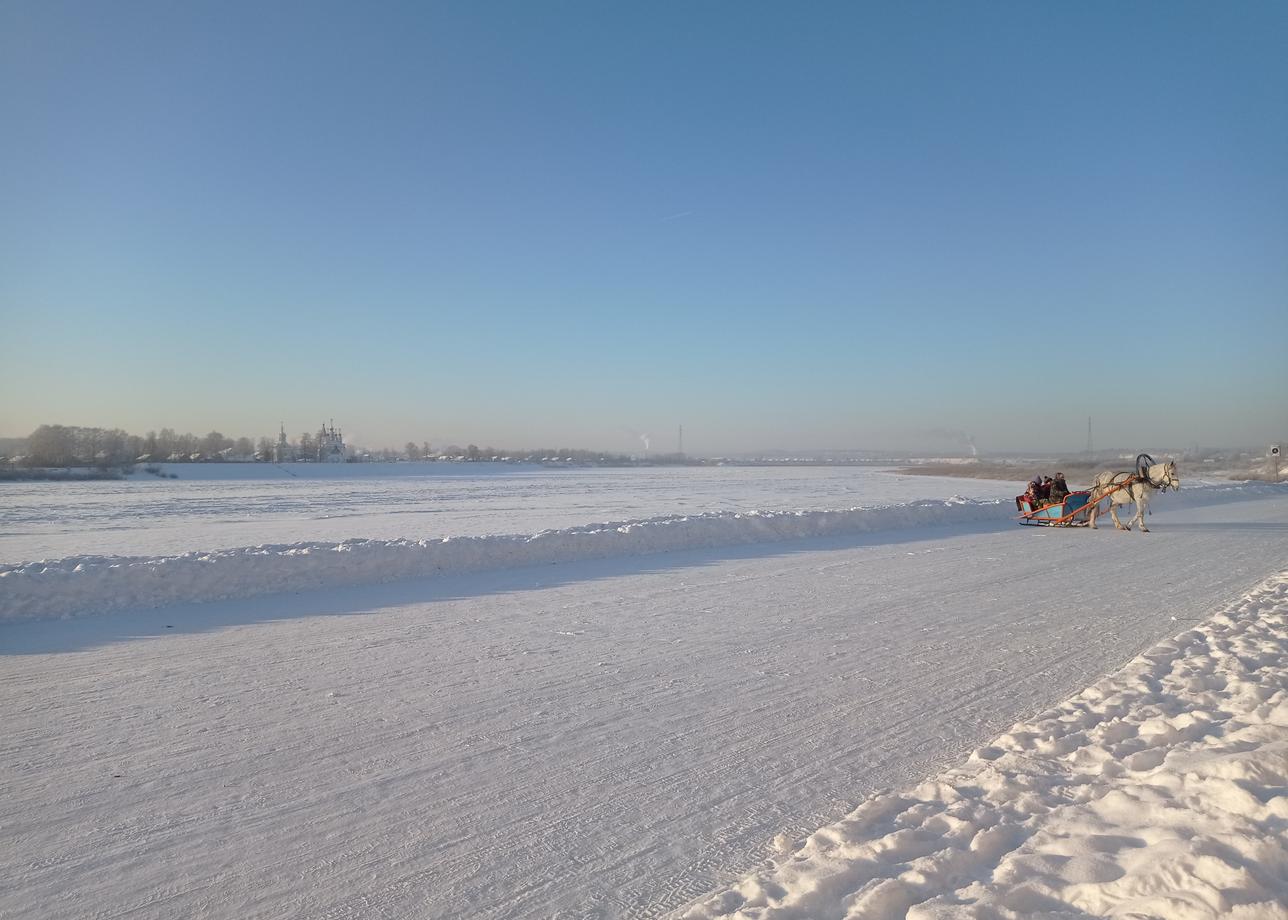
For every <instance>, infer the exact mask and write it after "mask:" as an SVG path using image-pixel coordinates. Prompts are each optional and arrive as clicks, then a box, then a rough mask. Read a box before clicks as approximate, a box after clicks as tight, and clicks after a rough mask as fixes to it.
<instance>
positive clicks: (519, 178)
mask: <svg viewBox="0 0 1288 920" xmlns="http://www.w3.org/2000/svg"><path fill="white" fill-rule="evenodd" d="M1286 44H1288V6H1284V5H1283V4H1276V3H1269V2H1265V3H1256V2H1253V3H1247V4H1240V5H1237V6H1233V7H1216V6H1212V5H1210V4H1202V3H1174V4H1166V5H1163V4H1144V3H1141V4H1130V5H1119V6H1115V5H1109V4H1091V5H1081V6H1076V7H1072V6H1071V7H1054V6H1042V5H1039V6H1034V5H1032V4H1023V3H1011V2H1003V3H992V4H987V5H984V4H980V5H966V4H941V3H899V4H888V3H886V4H861V5H856V4H821V5H814V6H811V7H809V8H808V9H802V8H800V7H792V6H789V5H787V4H780V5H756V6H750V7H749V6H747V5H746V4H735V3H725V2H720V3H711V4H703V5H700V6H692V5H680V4H675V5H662V6H658V5H649V6H639V7H634V8H632V7H627V6H622V5H610V6H605V5H603V4H597V3H592V2H571V3H562V4H558V5H554V4H532V3H518V2H509V3H505V2H502V3H495V4H487V5H478V4H470V3H436V4H424V5H412V4H407V5H402V4H389V5H382V6H378V7H375V8H367V7H359V6H354V5H351V4H343V3H338V2H335V3H330V2H323V3H310V4H296V3H280V4H270V5H267V6H265V5H262V4H250V3H244V2H234V3H220V4H213V3H193V4H180V5H175V4H165V3H161V2H154V0H147V2H142V0H139V2H126V3H122V4H113V5H111V6H105V5H94V4H89V3H68V2H48V3H39V4H37V3H27V4H23V3H9V4H5V5H3V6H0V124H3V125H4V126H5V137H6V140H5V143H3V144H0V329H3V335H2V336H0V390H2V391H3V393H2V397H3V398H0V436H7V437H22V436H25V435H27V434H29V433H30V432H31V431H32V430H33V429H34V428H35V427H36V426H38V425H40V424H66V425H86V426H103V427H121V428H124V429H126V430H129V431H131V432H132V433H139V434H142V433H144V432H146V431H147V430H149V429H160V428H163V427H169V428H174V429H177V430H179V431H193V432H195V433H204V432H205V431H209V430H219V431H222V432H224V433H226V434H229V435H232V436H243V435H244V436H249V437H259V436H263V435H268V436H273V435H275V434H276V432H277V430H278V425H279V423H280V422H285V424H286V430H287V432H288V434H291V435H295V434H298V433H299V432H301V431H304V430H314V429H316V427H317V426H318V425H319V424H320V423H321V422H322V421H324V420H328V421H329V420H331V419H334V420H335V422H336V424H337V425H338V426H340V427H342V428H343V429H344V431H345V433H346V436H347V437H348V438H350V439H351V440H354V441H357V442H360V443H363V444H366V445H369V446H373V447H375V446H398V445H400V444H402V443H403V442H404V441H406V440H416V441H418V442H419V441H421V440H428V441H431V442H432V443H434V444H446V443H449V442H454V443H458V444H465V443H469V442H474V443H477V444H480V445H483V444H492V445H495V446H497V447H508V448H522V447H536V446H556V445H568V446H577V447H587V448H592V449H601V450H611V451H620V452H630V451H633V450H637V449H638V446H639V444H640V441H639V438H640V436H641V435H644V434H647V435H649V436H650V439H651V440H652V441H653V442H654V443H655V444H656V445H657V447H656V448H655V449H668V450H669V449H672V448H673V445H674V443H675V441H676V438H677V434H678V432H677V428H678V426H679V425H683V426H684V432H685V448H686V450H689V451H690V452H692V453H697V454H704V455H713V454H721V453H736V452H749V451H758V450H767V449H771V448H783V449H789V450H790V449H797V448H799V449H826V448H833V449H882V448H896V447H898V448H909V449H919V450H928V451H933V450H938V449H943V450H947V449H949V448H952V447H957V448H958V449H960V447H961V443H960V438H958V435H959V434H962V435H964V434H965V433H967V432H968V433H969V434H970V435H971V436H973V438H974V440H975V443H976V444H977V445H978V447H979V448H980V449H981V450H983V451H989V452H993V451H1008V450H1044V451H1077V450H1080V449H1082V447H1083V446H1084V444H1085V439H1086V419H1087V417H1088V416H1092V417H1093V418H1094V420H1095V422H1094V424H1095V440H1096V443H1097V445H1104V446H1109V445H1122V446H1126V447H1140V448H1141V449H1152V448H1155V447H1157V446H1159V445H1165V446H1189V445H1194V444H1200V445H1205V446H1211V445H1231V446H1232V445H1258V444H1264V443H1266V442H1268V441H1270V440H1275V439H1280V438H1284V437H1285V436H1286V435H1288V398H1286V397H1285V395H1284V394H1285V393H1288V361H1286V360H1285V355H1288V104H1285V101H1284V97H1283V87H1284V86H1288V58H1286V57H1285V56H1284V55H1283V54H1282V49H1283V47H1285V45H1286Z"/></svg>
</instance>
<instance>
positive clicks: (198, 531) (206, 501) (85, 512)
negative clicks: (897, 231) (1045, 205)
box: [0, 463, 1022, 564]
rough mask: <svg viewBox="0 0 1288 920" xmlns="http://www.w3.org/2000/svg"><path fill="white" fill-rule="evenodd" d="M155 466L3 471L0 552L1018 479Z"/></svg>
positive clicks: (507, 521) (145, 552) (480, 527)
mask: <svg viewBox="0 0 1288 920" xmlns="http://www.w3.org/2000/svg"><path fill="white" fill-rule="evenodd" d="M163 471H164V472H168V473H173V474H174V475H176V476H179V477H180V478H179V479H173V480H172V479H157V478H156V477H153V476H150V475H146V474H140V475H136V476H134V477H133V478H132V479H130V480H127V481H122V482H89V483H50V482H38V483H9V484H5V486H4V497H5V503H4V506H3V507H0V563H8V564H13V563H19V562H32V561H35V560H42V559H61V558H66V557H69V556H73V555H82V554H96V555H118V556H135V557H137V556H166V555H178V554H181V553H185V552H196V551H200V552H209V551H211V550H219V549H237V548H241V547H246V546H255V545H258V544H261V543H269V544H284V543H299V542H323V541H329V542H332V543H338V542H340V541H343V540H349V539H355V538H359V539H368V540H406V539H410V540H422V539H442V538H443V537H465V536H484V535H491V534H497V533H502V534H516V533H523V534H534V533H537V532H538V531H542V530H551V529H562V528H566V527H576V526H580V525H584V524H587V523H592V522H603V521H628V520H643V519H647V518H656V517H663V516H672V515H676V514H706V513H712V512H720V511H750V510H760V511H798V510H832V509H836V508H850V507H853V506H855V505H860V504H862V505H865V506H870V505H883V504H893V503H901V502H910V501H916V500H919V499H933V498H949V497H951V496H954V495H957V496H961V497H963V498H970V499H977V500H984V501H987V500H993V499H1008V500H1009V499H1010V498H1011V497H1012V496H1013V495H1015V493H1016V492H1017V491H1022V490H1017V489H1016V487H1015V486H1013V485H1011V484H1009V483H999V482H988V481H985V480H969V479H934V478H927V477H920V476H900V475H894V474H891V473H888V472H882V471H880V470H876V469H870V468H864V467H844V468H826V467H782V468H774V469H767V468H763V467H762V468H756V467H656V468H642V469H611V468H605V469H594V468H590V469H564V470H551V469H541V468H533V467H530V466H523V465H516V464H503V463H498V464H492V463H341V464H330V463H322V464H309V463H294V464H288V465H281V466H279V465H275V464H264V463H204V464H203V463H190V464H170V465H168V466H165V467H163Z"/></svg>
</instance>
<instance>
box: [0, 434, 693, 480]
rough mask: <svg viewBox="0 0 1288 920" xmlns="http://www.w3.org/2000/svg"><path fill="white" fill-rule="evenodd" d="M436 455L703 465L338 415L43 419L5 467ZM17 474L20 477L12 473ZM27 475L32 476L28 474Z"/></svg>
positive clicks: (1, 458) (470, 459)
mask: <svg viewBox="0 0 1288 920" xmlns="http://www.w3.org/2000/svg"><path fill="white" fill-rule="evenodd" d="M406 461H434V462H455V463H475V462H494V463H541V464H545V465H547V466H575V465H597V466H632V465H638V464H640V463H648V464H650V465H659V464H684V463H703V462H705V461H702V460H697V459H692V458H688V457H686V456H685V455H683V454H678V453H676V454H662V453H658V454H648V453H646V454H644V455H642V456H641V455H630V454H614V453H608V452H605V451H591V450H584V449H581V448H571V447H553V448H537V449H534V450H520V451H510V450H498V449H496V448H494V447H491V446H488V447H479V446H478V445H475V444H469V445H467V446H465V447H459V446H456V445H448V446H446V447H444V448H442V449H440V450H435V449H433V448H432V447H431V445H430V444H429V442H427V441H422V442H420V443H419V444H417V443H415V442H412V441H408V442H407V444H406V445H404V447H403V448H402V449H401V450H396V449H393V448H383V449H374V450H373V449H367V448H361V447H359V448H354V447H351V446H350V445H348V444H346V443H345V440H344V433H343V431H342V430H341V429H339V428H337V427H336V426H335V423H334V421H332V422H330V423H323V424H322V425H321V426H320V427H319V428H318V430H317V431H316V432H305V433H303V434H301V435H299V436H298V437H297V438H295V439H292V438H290V437H288V436H287V434H286V426H285V425H281V426H279V430H278V434H277V438H276V439H275V440H274V439H270V438H267V437H261V438H259V440H258V441H252V440H251V439H250V438H245V437H241V438H231V437H228V436H226V435H224V434H222V433H220V432H218V431H212V432H210V433H209V434H207V435H205V436H197V435H193V434H178V433H177V432H175V431H174V430H173V429H169V428H163V429H161V430H160V431H149V432H148V433H147V434H146V435H132V434H129V433H128V432H125V431H123V430H121V429H119V428H112V429H108V428H85V427H78V426H73V425H41V426H40V427H39V428H37V429H36V430H35V431H34V432H32V433H31V435H30V436H28V437H27V438H22V439H9V440H7V441H4V442H0V472H2V471H5V470H8V471H10V472H12V473H21V472H22V471H31V470H37V469H69V468H80V469H92V470H99V471H103V473H104V475H106V474H107V473H108V472H109V471H119V470H122V469H125V470H128V469H130V468H133V467H136V466H139V465H142V466H143V467H144V468H145V469H149V470H152V469H156V468H157V467H158V465H159V464H169V463H394V462H406ZM8 478H12V477H8ZM21 478H27V477H21Z"/></svg>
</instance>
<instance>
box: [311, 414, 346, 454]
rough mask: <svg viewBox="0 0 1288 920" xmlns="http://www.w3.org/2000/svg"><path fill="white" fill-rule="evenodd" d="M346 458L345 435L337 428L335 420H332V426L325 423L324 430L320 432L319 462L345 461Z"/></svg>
mask: <svg viewBox="0 0 1288 920" xmlns="http://www.w3.org/2000/svg"><path fill="white" fill-rule="evenodd" d="M346 459H348V458H347V457H346V456H345V451H344V435H342V434H341V433H340V432H339V431H337V430H336V428H335V420H334V419H333V420H332V421H331V427H330V428H328V427H327V426H326V425H325V424H324V425H323V426H322V430H321V431H319V432H318V462H319V463H343V462H344V461H345V460H346Z"/></svg>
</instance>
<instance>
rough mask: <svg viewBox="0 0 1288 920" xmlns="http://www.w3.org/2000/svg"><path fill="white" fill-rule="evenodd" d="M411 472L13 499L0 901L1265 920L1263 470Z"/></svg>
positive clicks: (6, 907)
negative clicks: (1052, 509)
mask: <svg viewBox="0 0 1288 920" xmlns="http://www.w3.org/2000/svg"><path fill="white" fill-rule="evenodd" d="M632 477H639V478H632ZM423 479H425V477H417V476H412V477H409V478H408V479H407V480H405V481H404V480H401V479H400V480H398V481H396V482H391V481H384V482H377V481H374V480H372V481H359V480H318V481H312V482H309V483H306V484H302V485H307V486H309V488H300V489H298V490H297V489H296V488H295V486H296V485H297V484H296V483H294V482H289V483H286V484H285V485H280V484H273V485H272V486H268V485H266V484H265V482H264V481H262V480H261V481H241V482H237V481H228V480H222V481H220V480H207V481H200V480H196V481H184V480H177V481H176V480H170V481H160V480H156V481H153V482H143V481H140V482H129V483H84V484H75V485H63V484H60V485H56V486H52V487H51V484H31V485H24V486H21V487H19V488H18V489H16V490H15V491H13V492H10V493H6V494H9V495H13V496H17V497H18V498H19V501H18V502H16V503H15V504H13V505H10V506H8V507H7V508H6V509H5V510H4V511H3V513H2V514H3V517H2V518H0V520H3V531H4V537H3V540H4V542H3V546H4V550H5V553H4V556H3V559H4V561H5V563H6V565H0V621H5V622H0V653H2V655H3V657H0V662H2V664H0V705H2V706H3V712H4V717H5V725H6V731H5V733H4V736H3V739H2V740H0V752H2V757H3V760H2V761H0V767H2V768H3V769H2V771H0V802H3V803H4V804H3V806H0V807H2V808H3V813H2V816H0V917H4V918H8V917H24V918H25V917H33V918H35V917H41V918H44V917H58V918H81V917H83V918H89V917H122V916H130V917H156V918H162V917H189V916H202V917H212V918H224V917H227V918H252V917H256V918H257V917H262V918H269V917H283V916H295V917H309V918H368V917H423V918H447V917H471V918H473V917H479V918H528V917H560V918H583V917H602V918H609V917H661V916H668V915H673V916H676V917H681V916H688V917H694V918H708V917H721V916H740V917H746V918H771V917H772V918H777V920H782V918H787V917H856V918H857V917H869V918H877V917H882V918H894V917H904V916H907V917H912V918H920V920H926V918H931V917H936V918H937V917H956V916H967V917H977V918H980V920H986V918H1013V917H1034V916H1042V915H1048V916H1055V915H1057V913H1058V912H1061V911H1062V912H1063V913H1059V915H1060V916H1063V917H1086V916H1109V915H1117V916H1137V917H1149V916H1157V917H1166V918H1190V917H1195V918H1197V917H1219V916H1230V917H1241V918H1244V920H1249V918H1262V917H1265V918H1278V917H1285V916H1288V913H1286V912H1285V910H1284V907H1283V904H1284V902H1285V899H1286V898H1288V854H1285V853H1284V850H1283V840H1284V837H1285V831H1286V830H1288V805H1286V803H1288V798H1285V790H1288V717H1286V714H1285V707H1286V706H1288V703H1286V702H1285V699H1286V694H1288V688H1285V670H1284V665H1283V657H1282V653H1283V649H1284V644H1285V640H1286V639H1288V624H1286V622H1285V617H1286V615H1288V596H1286V592H1288V588H1286V587H1285V581H1284V576H1283V575H1282V574H1281V573H1284V572H1285V571H1286V570H1288V492H1286V491H1285V490H1283V489H1282V488H1276V487H1272V486H1248V487H1238V486H1229V485H1227V486H1223V487H1209V488H1199V489H1190V488H1189V485H1190V484H1189V483H1187V484H1186V485H1187V488H1186V490H1185V491H1183V492H1182V493H1180V495H1166V496H1161V497H1159V498H1158V499H1157V500H1156V503H1155V506H1154V507H1155V514H1154V516H1153V517H1152V518H1151V519H1150V525H1151V528H1152V529H1153V531H1154V532H1153V533H1150V534H1148V535H1140V534H1120V533H1117V532H1115V531H1113V530H1112V526H1110V528H1109V529H1102V530H1100V531H1098V532H1090V531H1086V530H1058V531H1047V530H1039V529H1035V528H1022V527H1017V526H1015V525H1014V523H1013V521H1012V520H1011V518H1012V516H1013V505H1012V504H1011V503H1010V496H1011V495H1013V494H1014V493H1015V492H1016V491H1018V489H1017V488H1016V487H1015V486H1012V485H1010V484H1005V483H989V482H984V481H971V480H926V479H924V478H920V477H897V476H892V475H889V474H883V473H878V472H875V471H871V470H865V469H844V470H828V469H814V468H805V469H800V468H798V469H765V470H761V469H751V470H747V469H732V470H656V471H647V470H646V471H635V470H631V471H626V470H623V471H540V472H536V471H533V472H524V473H519V474H507V473H499V474H496V475H490V474H489V475H483V476H479V475H477V474H472V475H471V476H466V477H465V478H464V479H460V480H455V479H454V480H451V481H447V482H444V481H436V482H424V481H418V480H423ZM440 479H441V477H440ZM150 489H151V490H154V491H149V490H150ZM207 490H209V491H207ZM436 490H439V491H436ZM453 490H454V491H453ZM436 494H445V495H451V496H452V497H448V498H443V499H441V504H442V506H443V508H444V510H443V511H442V512H436V511H434V510H430V509H431V508H432V507H433V503H434V502H435V501H436V500H438V499H435V497H434V496H435V495H436ZM346 495H347V496H350V499H351V501H350V505H349V510H350V511H351V512H352V513H351V514H349V515H348V516H347V517H338V516H337V517H329V516H327V514H326V509H327V507H328V506H331V505H335V504H337V502H339V503H341V504H343V501H344V500H345V499H343V498H342V497H343V496H346ZM468 495H473V496H474V497H475V498H477V499H478V502H479V505H478V506H475V505H473V504H472V503H471V500H470V499H469V498H468V497H467V496H468ZM681 497H683V500H684V502H685V504H683V505H680V504H678V502H679V500H680V498H681ZM927 499H929V500H927ZM999 499H1000V501H999ZM239 505H240V507H239ZM404 505H407V506H408V507H404ZM41 508H47V509H49V510H48V512H47V513H46V515H45V516H44V517H43V518H42V516H41V511H40V509H41ZM145 508H150V509H151V510H149V511H144V510H141V509H145ZM402 511H406V512H407V514H406V516H404V515H403V514H399V513H392V512H402ZM404 517H405V520H404V519H403V518H404ZM390 518H392V519H393V520H389V519H390ZM604 521H614V522H617V523H615V524H614V525H613V526H608V527H605V526H602V522H604ZM438 522H449V524H450V529H446V530H445V529H443V527H441V526H439V523H438ZM151 524H159V526H158V527H156V528H154V527H152V526H150V525H151ZM239 528H241V529H239ZM154 531H155V532H154ZM113 534H116V537H115V538H114V537H113ZM239 535H248V538H247V539H238V536H239ZM524 535H526V536H524ZM444 537H452V539H450V540H444V539H443V538H444ZM459 537H466V538H468V539H464V540H461V539H457V538H459ZM114 540H119V542H114ZM297 541H307V542H303V543H299V542H297ZM260 544H270V545H268V546H260V549H259V551H258V552H251V551H248V550H246V549H245V548H246V547H250V546H259V545H260ZM457 547H463V548H462V549H458V548H457ZM217 550H222V552H216V551H217ZM107 557H111V558H107ZM39 559H46V560H49V562H48V564H37V563H36V562H35V560H39ZM55 560H62V562H58V561H55ZM301 560H303V561H301ZM319 560H320V561H319ZM78 569H79V570H78ZM304 575H308V576H309V579H312V578H314V577H320V578H322V579H324V581H325V587H324V588H318V587H317V586H314V585H310V583H309V579H303V576H304ZM229 578H231V580H233V581H240V580H243V579H247V578H249V579H252V580H253V579H261V580H260V581H258V582H255V583H254V584H253V585H252V589H251V590H249V591H244V592H240V593H241V594H242V595H243V596H240V597H236V598H233V599H223V600H212V599H211V598H213V597H217V596H218V595H220V594H221V593H222V594H237V593H239V592H238V591H237V590H235V589H234V588H229V587H227V586H226V585H223V584H222V582H223V581H226V580H228V579H229ZM296 579H301V580H300V581H298V583H297V581H295V580H296ZM85 585H89V586H91V587H90V589H89V590H86V589H85V588H84V586H85ZM149 588H150V589H151V590H149ZM121 598H126V599H127V600H128V601H129V602H128V603H127V604H125V605H124V606H122V605H121V604H120V603H118V601H119V600H120V599H121ZM113 609H114V612H104V611H107V610H113ZM95 614H97V615H95ZM67 617H70V618H67ZM6 618H7V621H6ZM1142 653H1144V654H1143V657H1138V656H1141V655H1142Z"/></svg>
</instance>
